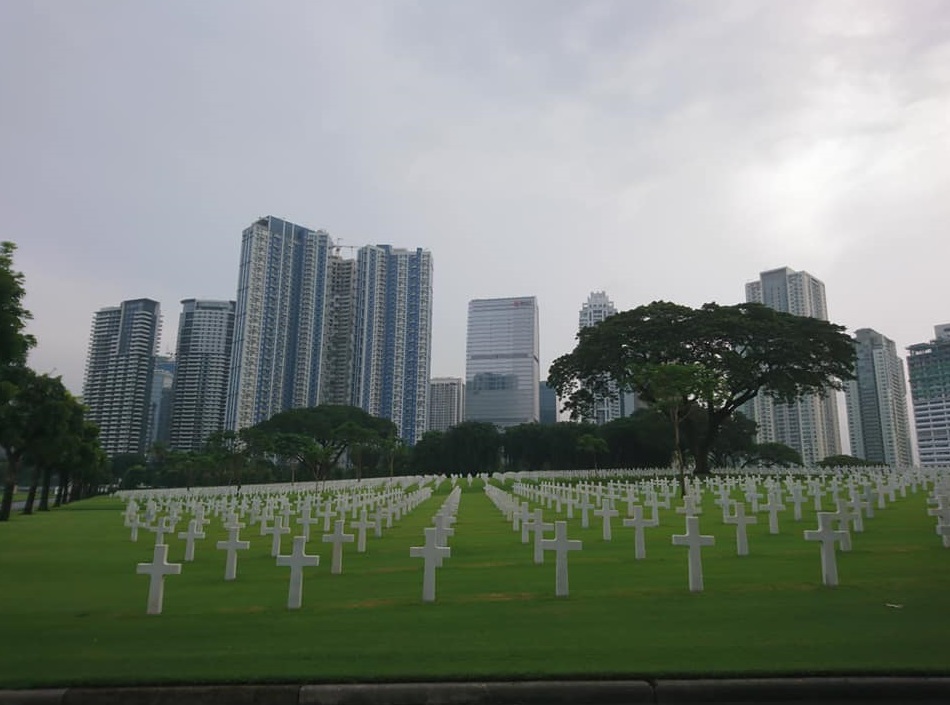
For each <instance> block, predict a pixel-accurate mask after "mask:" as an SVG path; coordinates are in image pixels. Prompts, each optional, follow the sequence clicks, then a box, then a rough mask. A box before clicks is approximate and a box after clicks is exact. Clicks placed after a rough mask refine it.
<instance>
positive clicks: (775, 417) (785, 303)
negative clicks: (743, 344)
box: [745, 267, 841, 465]
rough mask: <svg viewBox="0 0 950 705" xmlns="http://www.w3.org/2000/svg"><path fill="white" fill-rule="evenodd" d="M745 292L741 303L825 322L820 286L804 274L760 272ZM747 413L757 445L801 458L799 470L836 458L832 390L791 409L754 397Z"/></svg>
mask: <svg viewBox="0 0 950 705" xmlns="http://www.w3.org/2000/svg"><path fill="white" fill-rule="evenodd" d="M745 291H746V301H749V302H755V303H761V304H765V305H766V306H768V307H769V308H773V309H775V310H776V311H783V312H785V313H791V314H792V315H795V316H810V317H812V318H818V319H820V320H822V321H827V320H828V307H827V304H826V302H825V285H824V284H823V283H822V282H821V281H819V280H818V279H815V277H813V276H812V275H811V274H809V273H808V272H796V271H793V270H791V269H789V268H788V267H782V268H779V269H772V270H769V271H767V272H762V273H761V274H760V275H759V280H758V281H754V282H749V283H748V284H746V287H745ZM752 407H753V417H754V419H755V421H756V422H757V423H758V424H759V437H758V440H759V443H767V442H775V443H784V444H785V445H787V446H789V447H791V448H794V449H795V450H797V451H798V452H799V453H800V454H801V456H802V461H803V462H804V463H805V465H814V464H815V463H817V462H818V461H819V460H822V459H824V458H826V457H828V456H830V455H839V454H840V453H841V432H840V427H839V424H838V407H837V398H836V395H835V392H834V391H833V390H829V392H828V394H827V396H824V397H822V396H820V395H816V394H812V395H808V396H805V397H802V398H801V399H799V400H798V401H796V402H795V403H793V404H780V403H776V402H775V401H774V400H773V399H772V398H771V397H769V396H767V395H765V394H763V393H761V392H760V393H759V395H758V396H757V397H756V398H755V399H754V400H753V403H752Z"/></svg>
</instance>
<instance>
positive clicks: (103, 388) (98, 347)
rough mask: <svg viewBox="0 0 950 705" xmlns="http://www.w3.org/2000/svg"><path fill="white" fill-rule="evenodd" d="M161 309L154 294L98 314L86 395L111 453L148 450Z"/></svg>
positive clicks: (101, 438) (91, 340)
mask: <svg viewBox="0 0 950 705" xmlns="http://www.w3.org/2000/svg"><path fill="white" fill-rule="evenodd" d="M160 335H161V310H160V307H159V304H158V302H157V301H153V300H152V299H133V300H130V301H123V302H122V303H121V304H120V305H118V306H110V307H108V308H104V309H101V310H100V311H98V312H97V313H96V314H95V317H94V318H93V322H92V331H91V334H90V336H89V354H88V357H87V360H86V374H85V379H84V382H83V392H82V399H83V404H85V405H86V407H87V409H88V410H89V411H88V418H89V420H90V421H93V422H95V423H96V424H97V425H98V426H99V442H100V445H101V446H102V449H103V450H104V451H105V452H106V454H107V455H109V456H110V457H112V456H115V455H119V454H124V453H145V452H147V450H148V431H149V416H150V413H149V412H150V401H151V392H152V378H153V376H154V370H155V353H156V351H157V349H158V342H159V336H160Z"/></svg>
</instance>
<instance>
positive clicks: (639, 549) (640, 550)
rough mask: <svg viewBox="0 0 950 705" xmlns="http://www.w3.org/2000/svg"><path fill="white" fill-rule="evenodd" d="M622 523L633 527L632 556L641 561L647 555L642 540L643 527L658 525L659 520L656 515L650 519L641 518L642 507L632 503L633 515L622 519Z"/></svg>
mask: <svg viewBox="0 0 950 705" xmlns="http://www.w3.org/2000/svg"><path fill="white" fill-rule="evenodd" d="M623 525H624V526H625V527H627V528H630V527H631V526H632V527H633V545H634V552H633V555H634V558H636V559H637V560H638V561H642V560H643V559H644V558H646V556H647V551H646V544H645V542H644V540H643V529H644V528H647V527H651V528H652V527H654V526H659V525H660V522H659V521H658V520H657V518H656V517H653V518H652V519H644V518H643V507H641V506H640V505H634V507H633V517H632V518H631V519H624V520H623Z"/></svg>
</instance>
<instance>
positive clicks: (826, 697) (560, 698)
mask: <svg viewBox="0 0 950 705" xmlns="http://www.w3.org/2000/svg"><path fill="white" fill-rule="evenodd" d="M842 702H846V703H852V704H861V703H874V704H876V705H885V704H890V703H893V704H894V705H897V703H917V704H924V705H931V704H932V705H938V704H939V705H947V703H950V677H942V678H889V677H872V678H759V679H736V680H658V681H646V680H629V681H535V682H530V681H525V682H507V683H477V682H476V683H377V684H343V685H299V684H298V685H243V686H241V685H221V686H180V687H149V686H143V687H139V688H65V689H56V690H0V705H192V704H198V703H201V704H202V705H635V704H636V703H674V704H679V705H690V704H691V703H718V704H719V705H728V704H731V703H736V704H738V703H785V705H794V704H795V703H801V704H804V703H808V704H809V705H822V704H827V705H831V704H832V703H835V704H837V703H842Z"/></svg>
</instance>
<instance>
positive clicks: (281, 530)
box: [261, 514, 290, 558]
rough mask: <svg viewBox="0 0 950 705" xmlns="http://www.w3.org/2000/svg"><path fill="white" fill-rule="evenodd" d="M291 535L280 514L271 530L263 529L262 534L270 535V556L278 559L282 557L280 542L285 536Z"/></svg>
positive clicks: (275, 518)
mask: <svg viewBox="0 0 950 705" xmlns="http://www.w3.org/2000/svg"><path fill="white" fill-rule="evenodd" d="M289 533H290V527H289V526H284V522H283V519H282V517H281V515H280V514H278V515H276V516H275V517H274V525H273V526H272V527H270V528H269V529H261V534H264V535H266V534H270V536H271V543H270V555H271V557H272V558H276V557H277V556H279V555H280V541H281V538H283V535H284V534H289Z"/></svg>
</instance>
